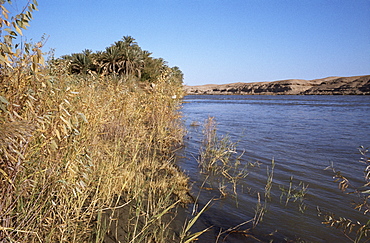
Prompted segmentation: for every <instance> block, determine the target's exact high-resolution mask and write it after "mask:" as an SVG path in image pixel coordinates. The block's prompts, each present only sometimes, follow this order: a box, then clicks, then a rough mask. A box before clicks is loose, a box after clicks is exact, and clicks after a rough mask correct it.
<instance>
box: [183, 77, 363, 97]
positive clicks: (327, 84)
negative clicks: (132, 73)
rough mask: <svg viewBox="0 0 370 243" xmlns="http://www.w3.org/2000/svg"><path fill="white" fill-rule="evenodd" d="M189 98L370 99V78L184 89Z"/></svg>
mask: <svg viewBox="0 0 370 243" xmlns="http://www.w3.org/2000/svg"><path fill="white" fill-rule="evenodd" d="M184 89H185V91H186V93H187V94H243V95H244V94H245V95H370V75H365V76H353V77H327V78H322V79H314V80H304V79H288V80H280V81H272V82H254V83H231V84H207V85H199V86H187V85H185V86H184Z"/></svg>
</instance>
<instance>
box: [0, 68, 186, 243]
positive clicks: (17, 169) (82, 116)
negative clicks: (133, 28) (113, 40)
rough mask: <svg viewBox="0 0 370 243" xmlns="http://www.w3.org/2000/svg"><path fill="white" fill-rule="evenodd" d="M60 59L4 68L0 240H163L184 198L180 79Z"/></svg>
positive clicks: (0, 94)
mask: <svg viewBox="0 0 370 243" xmlns="http://www.w3.org/2000/svg"><path fill="white" fill-rule="evenodd" d="M64 68H66V65H65V64H63V63H54V64H51V65H50V66H49V67H48V68H43V69H41V70H40V71H38V72H32V71H31V70H30V69H29V67H28V66H27V65H26V66H22V67H21V66H18V67H17V66H15V67H14V68H13V69H9V70H8V73H7V74H5V73H2V76H1V79H0V85H1V86H0V88H1V90H0V98H1V108H2V109H1V111H0V112H1V113H0V130H1V133H0V222H1V224H0V225H1V226H0V241H2V242H92V241H95V242H102V241H103V240H105V241H107V242H108V241H109V240H112V241H121V242H165V241H166V240H168V239H170V238H171V237H173V235H172V233H170V231H169V230H168V229H169V222H170V219H167V220H163V218H164V216H165V215H169V213H170V212H171V210H173V208H174V207H176V206H177V205H179V204H180V203H185V202H187V200H188V198H187V190H188V189H187V178H186V177H185V176H184V175H183V174H182V173H180V172H179V171H178V169H177V168H176V167H175V166H174V163H173V160H174V157H173V152H174V149H176V147H178V146H180V145H181V143H182V136H183V128H182V125H181V123H180V121H179V119H178V118H179V116H180V114H179V113H178V112H177V109H178V107H179V100H178V99H174V98H173V97H174V95H176V97H181V96H182V87H181V86H178V85H177V86H176V85H173V84H171V82H170V80H169V78H168V77H167V74H166V73H164V74H163V75H162V77H161V78H159V79H158V80H157V81H156V82H154V84H153V85H146V84H144V85H141V87H139V85H138V84H137V83H134V82H129V80H128V77H126V78H117V77H116V78H110V77H98V76H84V77H81V76H71V75H67V72H66V71H67V70H63V69H64ZM113 79H114V80H113ZM118 219H119V220H118Z"/></svg>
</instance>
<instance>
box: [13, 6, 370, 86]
mask: <svg viewBox="0 0 370 243" xmlns="http://www.w3.org/2000/svg"><path fill="white" fill-rule="evenodd" d="M13 1H16V0H13ZM22 1H24V0H22ZM22 1H17V2H18V5H19V7H20V5H21V3H22ZM38 3H39V7H38V8H39V11H38V12H35V13H34V20H33V21H32V22H31V27H29V29H28V30H27V31H25V36H27V38H28V40H29V39H32V40H33V41H38V40H39V39H40V38H41V36H42V35H43V34H44V33H45V34H46V35H47V36H49V38H48V41H47V43H46V46H45V48H44V51H48V50H49V49H50V48H55V54H56V56H57V57H58V56H60V55H64V54H71V53H76V52H81V51H82V50H84V49H92V50H93V51H99V50H104V48H105V47H107V46H109V45H111V44H113V43H114V42H115V41H118V40H120V39H121V38H122V37H123V36H126V35H130V36H132V37H133V38H135V39H136V41H137V42H138V44H139V46H141V47H142V49H144V50H148V51H150V52H152V53H153V54H152V56H153V57H162V58H164V59H165V60H166V61H167V62H168V65H169V66H178V67H179V68H180V69H181V70H182V71H183V73H184V76H185V80H184V82H185V84H188V85H198V84H209V83H215V84H217V83H218V84H221V83H233V82H252V81H274V80H282V79H290V78H297V79H316V78H324V77H328V76H355V75H366V74H370V0H130V1H128V0H105V1H102V0H99V1H98V0H63V1H60V0H38ZM14 7H15V8H16V6H14Z"/></svg>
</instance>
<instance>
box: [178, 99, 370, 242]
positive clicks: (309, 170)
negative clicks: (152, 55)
mask: <svg viewBox="0 0 370 243" xmlns="http://www.w3.org/2000/svg"><path fill="white" fill-rule="evenodd" d="M182 113H183V116H184V121H185V124H186V127H187V129H188V134H187V136H186V138H185V148H184V149H183V150H182V151H181V153H180V154H181V156H182V158H180V159H179V160H178V165H179V166H180V167H181V169H183V170H184V171H185V172H186V173H187V174H188V175H189V177H190V182H191V183H192V194H193V196H194V197H196V196H197V195H198V193H199V195H200V196H199V199H198V202H199V206H200V207H202V206H203V205H204V204H206V203H207V202H208V200H210V199H211V198H215V199H218V198H220V193H219V191H218V190H217V186H215V188H214V190H205V189H200V188H201V186H202V183H203V181H204V179H205V176H206V175H204V174H201V173H200V168H199V166H198V163H197V160H196V159H197V158H198V155H199V146H200V142H201V140H202V126H191V125H190V124H192V123H193V124H194V123H198V124H204V121H205V120H206V119H207V118H208V117H209V116H211V117H215V120H216V122H217V128H218V133H219V135H226V134H228V136H230V138H231V140H232V141H234V142H237V141H239V143H238V145H237V149H238V151H239V152H241V151H245V154H244V156H243V157H242V160H241V162H242V163H243V164H247V163H255V162H258V163H260V165H259V167H258V166H257V167H253V168H252V167H248V172H249V174H248V176H247V177H246V178H245V179H243V180H242V181H240V183H239V185H238V191H237V192H238V194H237V198H235V197H233V196H232V193H231V192H230V194H229V195H228V196H226V197H225V198H222V199H219V200H215V201H214V202H213V205H212V207H211V208H210V209H209V210H207V211H206V212H205V213H204V214H203V215H202V217H201V218H200V219H199V220H198V222H197V224H196V226H195V227H194V228H193V232H195V231H199V230H202V229H204V228H207V227H210V226H212V228H211V230H209V231H208V232H207V233H205V234H204V235H203V236H202V237H200V242H215V241H216V239H217V235H218V233H219V232H220V231H224V230H226V229H228V228H232V227H234V226H236V225H239V224H240V223H242V222H245V221H248V220H250V219H251V218H253V217H254V210H255V208H256V203H257V195H258V192H259V193H260V194H261V199H262V201H263V193H264V187H265V185H266V180H267V166H269V167H271V161H272V159H274V161H275V164H276V166H275V170H274V177H273V188H272V200H271V202H269V203H268V206H267V210H268V211H267V213H266V214H265V215H264V218H263V221H262V222H261V223H259V224H258V225H257V226H256V227H255V228H254V229H251V227H252V225H251V224H246V225H243V226H241V227H239V228H237V231H238V233H232V234H228V235H227V234H224V235H222V236H221V237H219V238H218V242H257V240H256V239H255V238H258V239H259V240H262V241H269V240H273V241H274V242H285V241H287V240H293V241H297V240H305V241H306V242H348V239H347V238H345V236H344V235H343V234H342V233H341V232H340V231H339V230H336V229H332V228H327V227H326V226H325V225H323V224H322V218H320V217H319V216H318V210H317V208H320V209H321V210H322V211H330V212H333V213H335V214H336V215H337V216H343V217H348V218H351V219H353V220H360V221H361V222H365V220H366V221H367V220H368V219H369V217H368V216H363V215H362V214H361V213H358V212H357V211H356V210H354V209H352V207H351V200H353V199H354V198H353V197H351V196H348V195H345V194H344V193H342V192H340V191H339V190H338V183H334V182H333V171H332V170H330V169H328V170H325V168H327V167H328V166H330V165H331V164H333V165H334V167H335V169H336V170H337V171H341V172H342V173H343V174H344V175H346V176H347V177H348V178H349V179H350V180H351V181H353V183H354V184H355V185H360V183H361V179H362V178H363V170H364V168H365V167H364V164H361V163H360V162H359V160H360V158H361V155H360V153H359V152H358V147H359V146H365V147H368V146H370V136H369V135H370V96H241V95H232V96H227V95H199V96H192V95H190V96H186V97H185V99H184V104H183V108H182ZM181 156H180V157H181ZM292 176H293V184H294V185H295V186H298V185H299V183H300V182H303V183H304V184H305V185H308V191H307V194H306V196H305V201H304V205H305V207H306V209H305V211H304V212H303V213H302V212H300V211H299V203H298V201H297V202H295V203H294V202H292V201H291V202H289V203H288V205H285V203H284V202H281V200H280V196H281V190H280V189H279V186H284V187H285V188H287V187H288V186H289V181H290V178H291V177H292ZM243 231H244V233H243Z"/></svg>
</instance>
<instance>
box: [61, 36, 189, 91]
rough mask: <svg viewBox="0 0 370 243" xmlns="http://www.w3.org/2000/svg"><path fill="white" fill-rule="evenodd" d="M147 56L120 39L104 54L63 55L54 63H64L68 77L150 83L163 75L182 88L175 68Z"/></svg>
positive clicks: (128, 40)
mask: <svg viewBox="0 0 370 243" xmlns="http://www.w3.org/2000/svg"><path fill="white" fill-rule="evenodd" d="M151 54H152V53H150V52H149V51H146V50H142V49H141V47H140V46H139V45H138V44H137V42H136V41H135V39H134V38H132V37H131V36H124V37H123V38H122V39H121V40H119V41H116V42H114V44H112V45H111V46H109V47H106V48H105V50H104V51H97V52H92V51H91V50H88V49H85V50H83V51H82V52H81V53H73V54H71V55H64V56H62V57H61V58H59V59H57V60H55V62H58V61H61V60H64V61H67V62H68V64H69V65H68V66H69V72H70V73H71V74H82V75H102V76H105V75H113V76H119V77H126V78H134V79H135V80H137V81H147V82H154V81H155V80H156V79H157V78H159V77H160V75H161V74H162V73H163V72H167V73H168V74H169V76H170V81H171V82H173V84H182V81H183V73H182V72H181V70H180V69H179V68H178V67H176V66H175V67H172V68H170V67H168V65H167V64H166V62H165V61H164V59H162V58H153V57H151Z"/></svg>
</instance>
